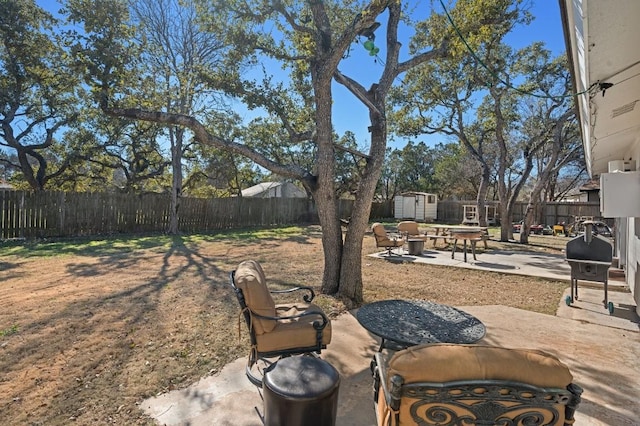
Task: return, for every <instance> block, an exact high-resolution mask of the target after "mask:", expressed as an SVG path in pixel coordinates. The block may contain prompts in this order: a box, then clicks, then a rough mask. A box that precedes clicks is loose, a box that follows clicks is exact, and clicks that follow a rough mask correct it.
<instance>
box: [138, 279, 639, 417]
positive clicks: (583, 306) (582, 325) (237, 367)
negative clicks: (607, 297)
mask: <svg viewBox="0 0 640 426" xmlns="http://www.w3.org/2000/svg"><path fill="white" fill-rule="evenodd" d="M601 297H602V294H601V292H600V291H598V290H592V289H586V290H585V291H583V292H582V294H581V299H580V301H579V303H576V304H574V305H572V306H567V305H566V304H565V303H564V300H561V301H560V302H559V305H558V315H557V316H551V315H544V314H539V313H535V312H529V311H524V310H521V309H516V308H510V307H505V306H463V307H460V308H461V309H463V310H465V311H467V312H469V313H471V314H473V315H475V316H476V317H478V318H479V319H480V320H482V321H483V322H484V324H485V325H486V327H487V334H486V336H485V338H484V339H483V340H482V341H481V342H483V343H487V344H491V345H497V346H504V347H512V348H516V347H520V348H536V349H541V350H545V351H548V352H551V353H553V354H555V355H556V356H558V357H559V358H560V359H561V360H562V361H563V362H565V363H566V364H567V365H568V366H569V369H570V370H571V372H572V374H573V375H574V382H575V383H577V384H579V385H580V386H582V387H583V388H584V393H583V395H582V403H581V405H580V406H579V408H578V412H577V414H576V425H587V426H605V425H617V426H627V425H629V426H631V425H636V424H637V413H640V387H639V386H638V385H637V383H638V377H640V364H639V363H638V359H639V358H640V334H639V331H638V321H639V320H638V318H637V317H633V315H635V308H634V307H633V306H631V304H632V298H631V295H630V294H629V293H622V292H619V293H617V294H616V295H615V298H616V300H615V302H616V303H617V306H620V307H621V306H630V308H629V315H630V316H631V318H630V319H627V318H624V315H626V313H625V312H626V311H625V310H624V309H622V308H620V309H616V311H615V312H618V314H619V315H620V317H616V316H615V312H614V315H613V316H609V315H608V312H607V315H606V316H605V315H603V312H600V311H599V310H598V309H595V308H593V309H592V308H591V307H592V306H594V305H599V304H600V301H599V299H601ZM612 320H615V321H616V322H611V321H612ZM332 328H333V340H332V342H331V344H330V345H329V348H328V349H327V350H326V351H323V359H325V360H327V361H328V362H330V363H331V364H332V365H334V366H335V367H336V368H337V369H338V371H339V372H340V374H341V385H340V392H339V405H338V417H337V425H338V426H365V425H373V424H375V413H374V411H373V401H372V378H371V373H370V371H369V363H370V361H371V357H372V355H373V353H374V352H375V350H377V347H378V344H379V342H378V341H377V340H376V338H374V336H372V335H370V334H369V333H368V332H367V331H366V330H364V329H363V328H362V327H361V326H360V325H359V324H358V322H357V320H356V319H355V317H354V312H350V313H345V314H342V315H340V316H339V317H338V318H336V319H334V320H333V321H332ZM245 363H246V359H244V358H243V359H238V360H236V361H235V362H233V363H231V364H229V365H227V366H225V367H224V369H223V370H222V371H221V372H219V373H218V374H216V375H214V376H210V377H206V378H203V379H202V380H200V381H199V382H197V383H195V384H194V385H192V386H190V387H189V388H186V389H182V390H175V391H172V392H169V393H167V394H163V395H159V396H157V397H155V398H150V399H148V400H145V401H143V402H142V404H141V408H142V409H143V410H144V411H145V412H146V413H147V414H149V415H150V416H152V417H153V418H155V419H156V420H157V423H158V424H160V425H167V426H169V425H181V426H186V425H190V426H198V425H212V424H215V425H223V426H226V425H229V426H260V425H262V424H263V419H262V413H263V408H262V407H263V406H262V395H261V393H260V392H259V390H258V389H257V388H255V387H254V386H252V385H250V384H249V381H248V380H247V378H246V377H245V375H244V367H245Z"/></svg>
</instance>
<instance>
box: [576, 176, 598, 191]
mask: <svg viewBox="0 0 640 426" xmlns="http://www.w3.org/2000/svg"><path fill="white" fill-rule="evenodd" d="M578 190H579V191H580V192H585V191H599V190H600V179H591V180H590V181H588V182H586V183H585V184H583V185H582V186H581V187H580V188H578Z"/></svg>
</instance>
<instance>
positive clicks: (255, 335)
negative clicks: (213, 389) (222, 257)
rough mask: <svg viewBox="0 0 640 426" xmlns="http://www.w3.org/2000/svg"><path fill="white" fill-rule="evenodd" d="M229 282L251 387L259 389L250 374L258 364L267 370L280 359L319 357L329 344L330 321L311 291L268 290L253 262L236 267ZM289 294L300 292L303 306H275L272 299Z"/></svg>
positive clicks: (258, 379)
mask: <svg viewBox="0 0 640 426" xmlns="http://www.w3.org/2000/svg"><path fill="white" fill-rule="evenodd" d="M230 279H231V287H232V288H233V290H234V292H235V294H236V298H237V299H238V303H239V304H240V310H241V311H240V312H241V314H242V315H244V319H245V322H246V324H247V327H248V329H249V336H250V339H251V349H250V352H249V359H248V362H247V367H246V375H247V378H248V379H249V381H251V383H253V384H254V385H256V386H258V387H262V378H261V377H260V375H259V374H257V373H256V372H254V366H256V363H257V362H258V361H264V364H265V365H267V366H268V365H270V364H272V363H273V361H272V360H273V359H275V360H277V359H278V358H281V357H283V356H290V355H302V354H311V355H315V356H319V355H320V353H321V351H322V349H325V348H326V347H327V345H328V344H329V343H330V342H331V321H330V320H329V318H327V316H326V315H325V313H324V312H323V311H322V309H321V308H320V307H318V306H317V305H315V304H313V303H311V302H312V301H313V298H314V297H315V293H314V291H313V289H312V288H311V287H306V286H298V287H294V288H291V289H288V290H269V289H268V287H267V279H266V277H265V274H264V271H263V269H262V266H261V265H260V263H259V262H257V261H255V260H245V261H243V262H242V263H240V265H238V267H237V269H236V270H234V271H232V272H231V274H230ZM293 292H303V296H302V300H303V302H296V303H281V304H276V303H275V301H274V299H273V297H272V295H273V294H276V295H277V294H285V293H293Z"/></svg>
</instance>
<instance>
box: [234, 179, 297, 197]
mask: <svg viewBox="0 0 640 426" xmlns="http://www.w3.org/2000/svg"><path fill="white" fill-rule="evenodd" d="M242 196H243V197H262V198H267V197H295V198H306V197H307V193H306V192H304V191H303V190H302V189H300V188H298V187H297V186H295V185H294V184H292V183H291V182H262V183H259V184H257V185H254V186H252V187H250V188H247V189H243V190H242Z"/></svg>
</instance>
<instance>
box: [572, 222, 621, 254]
mask: <svg viewBox="0 0 640 426" xmlns="http://www.w3.org/2000/svg"><path fill="white" fill-rule="evenodd" d="M584 224H585V233H584V235H580V236H577V237H575V238H574V239H572V240H570V241H569V242H568V243H567V248H566V256H567V260H568V261H571V260H581V261H592V262H609V263H611V261H612V260H613V245H612V244H611V242H610V241H609V240H607V239H606V238H604V237H601V236H600V235H593V233H592V223H590V222H584Z"/></svg>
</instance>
